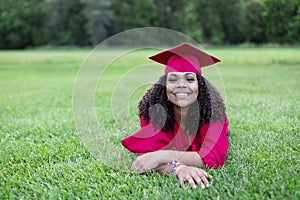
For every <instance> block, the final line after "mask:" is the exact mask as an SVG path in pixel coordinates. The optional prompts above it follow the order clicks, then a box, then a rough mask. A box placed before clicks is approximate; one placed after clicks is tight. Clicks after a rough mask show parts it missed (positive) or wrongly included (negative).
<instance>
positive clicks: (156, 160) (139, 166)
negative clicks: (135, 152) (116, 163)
mask: <svg viewBox="0 0 300 200" xmlns="http://www.w3.org/2000/svg"><path fill="white" fill-rule="evenodd" d="M160 158H161V157H160V154H159V152H149V153H146V154H144V155H142V156H138V157H137V158H136V159H135V161H134V162H133V163H132V166H131V168H130V170H131V171H133V172H138V173H144V172H146V171H148V170H151V169H155V168H156V167H157V166H158V165H159V164H161V162H160Z"/></svg>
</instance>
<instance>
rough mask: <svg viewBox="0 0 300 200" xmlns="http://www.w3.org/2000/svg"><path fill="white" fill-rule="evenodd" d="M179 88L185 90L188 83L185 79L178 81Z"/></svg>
mask: <svg viewBox="0 0 300 200" xmlns="http://www.w3.org/2000/svg"><path fill="white" fill-rule="evenodd" d="M177 87H179V88H185V87H186V82H185V80H184V79H183V78H181V79H179V80H178V84H177Z"/></svg>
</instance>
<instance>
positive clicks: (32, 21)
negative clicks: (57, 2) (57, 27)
mask: <svg viewBox="0 0 300 200" xmlns="http://www.w3.org/2000/svg"><path fill="white" fill-rule="evenodd" d="M44 11H45V10H44V4H43V1H40V0H28V1H13V0H0V38H1V40H0V49H16V48H26V47H28V46H31V47H32V46H36V45H41V44H44V43H45V42H46V37H45V21H44V20H43V19H44V18H45V12H44Z"/></svg>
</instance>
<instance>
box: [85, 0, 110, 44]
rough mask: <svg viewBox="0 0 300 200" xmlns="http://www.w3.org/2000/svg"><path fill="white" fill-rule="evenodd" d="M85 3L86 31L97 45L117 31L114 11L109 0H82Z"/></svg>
mask: <svg viewBox="0 0 300 200" xmlns="http://www.w3.org/2000/svg"><path fill="white" fill-rule="evenodd" d="M82 2H83V3H84V4H85V9H84V15H85V17H86V19H87V23H86V25H85V28H86V31H87V33H88V34H89V36H90V40H91V43H92V44H93V45H94V46H95V45H97V44H99V43H100V42H101V41H103V40H105V39H106V38H108V37H109V36H111V35H112V34H114V33H115V27H114V23H113V17H114V15H113V11H112V10H111V1H109V0H102V1H99V0H82Z"/></svg>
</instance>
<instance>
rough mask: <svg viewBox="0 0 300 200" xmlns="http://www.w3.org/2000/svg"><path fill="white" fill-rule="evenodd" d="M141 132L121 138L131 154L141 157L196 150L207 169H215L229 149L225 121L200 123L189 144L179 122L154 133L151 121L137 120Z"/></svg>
mask: <svg viewBox="0 0 300 200" xmlns="http://www.w3.org/2000/svg"><path fill="white" fill-rule="evenodd" d="M140 125H141V129H140V130H138V131H137V132H135V133H133V134H132V135H130V136H128V137H126V138H124V139H123V140H122V144H123V146H124V147H126V148H127V149H128V150H130V151H131V152H133V153H138V154H143V153H147V152H153V151H157V150H178V151H195V152H197V153H199V155H200V156H201V158H202V159H203V161H204V163H205V165H206V167H209V168H211V167H214V168H217V167H219V166H222V165H223V164H224V161H225V159H226V154H227V150H228V138H227V135H228V119H226V120H225V121H224V122H220V121H217V122H213V123H210V124H203V125H202V126H201V129H200V132H199V133H198V134H196V136H191V137H190V141H192V142H189V141H188V139H187V137H186V134H185V133H184V131H183V130H182V129H181V128H180V126H179V123H178V122H176V123H175V125H174V131H169V132H167V133H166V132H163V131H161V130H154V128H153V126H152V123H151V121H150V122H149V123H148V124H147V123H146V121H145V120H143V119H142V118H140Z"/></svg>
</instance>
